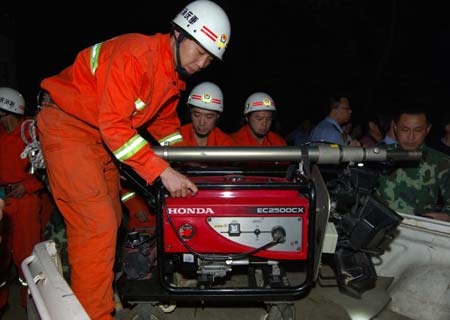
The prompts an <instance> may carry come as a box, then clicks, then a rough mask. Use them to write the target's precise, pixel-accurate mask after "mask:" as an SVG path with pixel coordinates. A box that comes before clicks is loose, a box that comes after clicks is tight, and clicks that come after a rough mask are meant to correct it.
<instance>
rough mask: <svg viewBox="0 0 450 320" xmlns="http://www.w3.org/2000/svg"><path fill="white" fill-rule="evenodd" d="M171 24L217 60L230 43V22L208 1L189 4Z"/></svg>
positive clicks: (222, 12)
mask: <svg viewBox="0 0 450 320" xmlns="http://www.w3.org/2000/svg"><path fill="white" fill-rule="evenodd" d="M172 22H173V23H174V24H175V25H177V26H179V27H180V28H181V29H183V30H184V31H185V32H186V33H187V34H189V35H190V36H191V37H192V38H194V39H195V40H197V42H198V43H200V45H201V46H202V47H203V48H205V50H207V51H208V52H209V53H211V54H212V55H214V56H215V57H216V58H218V59H219V60H222V56H223V53H224V52H225V49H226V47H227V45H228V42H229V41H230V31H231V27H230V20H229V19H228V16H227V14H226V13H225V11H224V10H223V9H222V8H221V7H220V6H219V5H218V4H216V3H215V2H213V1H210V0H197V1H193V2H191V3H189V4H188V5H187V6H186V7H185V8H184V9H183V10H181V11H180V13H178V15H177V16H176V17H175V18H174V19H173V20H172Z"/></svg>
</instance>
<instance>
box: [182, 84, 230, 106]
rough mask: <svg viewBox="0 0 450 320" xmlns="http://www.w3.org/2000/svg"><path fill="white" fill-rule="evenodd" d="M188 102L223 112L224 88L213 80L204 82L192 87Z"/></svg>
mask: <svg viewBox="0 0 450 320" xmlns="http://www.w3.org/2000/svg"><path fill="white" fill-rule="evenodd" d="M187 103H188V104H190V105H191V106H194V107H198V108H202V109H206V110H211V111H218V112H222V111H223V94H222V90H220V88H219V86H217V85H216V84H214V83H212V82H202V83H200V84H198V85H196V86H195V87H194V89H192V91H191V93H190V94H189V97H188V100H187Z"/></svg>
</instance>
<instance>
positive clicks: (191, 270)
mask: <svg viewBox="0 0 450 320" xmlns="http://www.w3.org/2000/svg"><path fill="white" fill-rule="evenodd" d="M155 152H156V153H157V154H158V155H160V156H161V157H163V158H164V159H166V160H168V161H170V162H171V163H173V166H176V164H177V163H180V162H181V161H190V162H192V161H199V162H208V161H213V162H217V161H224V159H227V160H228V161H229V162H227V164H228V163H238V162H240V161H246V160H249V159H250V160H252V161H253V162H252V163H253V164H255V163H256V162H255V161H262V162H265V163H267V162H270V161H274V162H275V160H276V161H287V162H290V163H291V165H289V166H286V167H284V168H282V170H279V169H276V168H275V166H269V167H267V166H266V169H262V170H260V168H261V167H264V166H256V169H255V168H250V169H249V168H247V169H242V168H237V167H236V166H233V167H226V166H223V167H220V168H217V167H215V168H214V169H213V168H203V169H201V170H200V169H195V170H193V169H185V168H183V167H180V168H178V169H179V171H181V172H183V173H184V174H186V175H187V176H189V178H190V179H191V180H192V181H193V182H194V183H195V184H196V185H197V187H198V188H199V191H198V193H197V194H196V195H195V196H188V197H186V198H173V197H170V196H168V194H167V191H166V190H165V189H164V187H163V186H162V185H161V184H159V185H158V183H155V184H154V185H153V186H147V185H146V183H145V182H142V181H140V180H139V177H138V176H137V175H136V174H134V173H133V172H132V170H128V168H126V167H122V168H121V170H122V176H124V177H126V178H127V179H128V180H130V181H132V182H133V183H134V184H135V186H136V188H137V189H139V190H140V191H141V194H142V196H143V197H144V198H145V199H146V200H147V202H148V204H149V206H150V207H151V212H152V213H154V214H155V215H156V231H155V233H154V234H136V233H133V235H131V236H130V237H129V239H128V241H127V247H128V248H131V250H128V251H127V252H128V253H130V252H132V253H133V255H129V256H128V257H127V256H125V257H124V258H123V264H124V266H125V268H124V269H125V272H124V273H123V274H122V276H121V277H120V278H119V280H118V281H117V285H118V292H119V295H120V300H121V302H122V303H123V304H124V305H125V306H135V305H138V306H141V305H146V306H147V305H156V304H158V305H175V304H176V303H178V302H182V301H189V302H193V301H199V302H205V301H225V302H226V301H240V302H241V301H253V302H262V303H265V304H267V305H271V306H276V305H280V304H286V305H290V306H293V305H292V304H291V303H289V302H290V301H293V300H296V299H299V298H301V297H303V296H304V295H306V294H307V293H308V292H309V290H310V289H311V287H312V286H313V284H314V282H315V280H316V279H317V277H318V275H319V272H318V270H319V265H320V261H321V255H322V252H323V250H324V241H325V240H326V233H327V232H328V231H329V230H328V226H329V225H330V222H329V220H330V196H329V193H328V190H327V186H326V185H325V182H324V181H323V179H322V177H321V174H320V171H319V169H318V166H317V163H323V164H332V165H334V164H339V163H342V162H350V161H381V160H386V159H387V158H388V154H387V153H386V150H383V149H381V150H380V149H378V148H373V149H364V148H336V147H333V146H321V147H317V148H314V147H309V148H308V149H305V148H304V149H300V148H297V147H279V148H277V147H269V148H268V147H261V148H259V147H253V148H252V147H234V148H229V147H226V148H223V147H201V148H191V147H178V148H170V147H161V149H159V148H158V147H156V148H155ZM395 156H396V157H397V158H402V157H404V158H408V157H409V158H413V157H415V158H417V157H418V156H417V155H415V154H414V155H411V154H407V155H404V154H402V153H399V154H396V155H395ZM372 211H373V210H371V212H372ZM358 219H360V218H359V217H355V218H354V219H353V218H351V219H350V221H351V222H352V223H353V224H354V225H356V226H358V225H359V222H360V221H359V220H358ZM361 219H362V218H361ZM398 223H399V221H394V223H393V224H398ZM331 224H332V223H331ZM373 228H374V229H371V230H369V231H370V232H371V233H373V234H381V233H382V232H381V228H383V230H384V229H386V228H387V227H385V226H381V227H380V230H379V229H377V228H378V227H377V226H374V227H373ZM332 229H334V230H335V228H332ZM356 229H357V228H355V230H356ZM391 229H392V228H391ZM351 232H352V230H350V231H349V233H351ZM335 237H337V235H335V234H333V235H332V236H331V239H332V240H333V239H334V243H333V244H332V245H331V247H332V248H331V249H327V250H328V252H334V249H335V248H336V243H337V240H336V238H335ZM332 242H333V241H332ZM328 246H329V244H328ZM136 254H137V255H136ZM130 257H132V258H130ZM127 270H128V271H127ZM130 270H131V271H130ZM343 274H346V273H345V272H343ZM343 282H345V281H343ZM283 310H285V309H283ZM147 312H148V310H147ZM290 314H293V312H291V313H290ZM267 319H271V318H270V316H269V317H268V318H267ZM282 319H293V317H292V316H284V315H283V316H282Z"/></svg>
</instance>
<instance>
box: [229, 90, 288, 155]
mask: <svg viewBox="0 0 450 320" xmlns="http://www.w3.org/2000/svg"><path fill="white" fill-rule="evenodd" d="M275 112H276V107H275V102H274V101H273V99H272V97H271V96H270V95H268V94H267V93H265V92H255V93H253V94H251V95H250V96H249V97H248V98H247V100H246V102H245V108H244V117H245V122H246V123H245V124H244V126H243V127H242V128H240V129H239V130H238V131H237V132H234V133H232V134H230V136H231V138H233V140H234V141H235V143H236V144H237V145H239V146H287V143H286V141H285V140H284V138H283V137H282V136H280V135H279V134H278V133H276V132H274V131H272V130H271V127H272V122H273V119H274V116H275Z"/></svg>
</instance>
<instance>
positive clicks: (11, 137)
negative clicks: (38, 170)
mask: <svg viewBox="0 0 450 320" xmlns="http://www.w3.org/2000/svg"><path fill="white" fill-rule="evenodd" d="M24 121H25V119H22V120H21V122H20V123H19V125H18V126H17V128H16V129H14V130H13V131H12V132H6V131H5V130H4V129H3V128H1V127H0V141H1V142H0V186H6V185H8V184H16V183H21V184H22V185H23V186H24V188H25V194H24V195H23V196H22V197H21V198H12V197H8V198H7V199H6V207H5V209H4V210H3V214H4V215H5V216H7V217H8V219H9V223H10V226H11V230H10V232H9V239H3V240H2V241H5V243H6V241H10V244H11V249H12V259H13V262H14V264H15V265H16V266H17V268H18V269H19V276H20V277H21V278H22V279H25V278H24V276H23V273H22V269H21V263H22V261H23V260H24V259H25V258H26V257H28V256H30V255H31V253H32V251H33V247H34V246H35V245H36V244H37V243H38V242H39V241H41V238H40V231H41V224H40V210H41V199H40V195H39V190H41V189H43V188H44V185H43V183H42V182H41V181H40V180H39V179H38V178H36V177H35V176H34V175H32V174H30V173H28V168H29V164H30V162H29V159H28V157H27V158H25V159H21V158H20V154H21V153H22V151H23V150H24V148H25V143H24V141H23V140H22V137H21V126H22V123H23V122H24ZM25 132H28V130H25ZM28 138H29V137H28ZM0 259H2V260H3V259H8V257H0ZM0 290H5V291H4V292H3V293H1V294H0V296H1V297H5V296H6V297H7V296H8V294H7V290H8V289H7V288H6V287H3V288H2V289H0ZM26 293H27V289H26V287H22V289H21V304H22V306H23V307H26ZM3 299H4V298H3ZM0 307H1V305H0Z"/></svg>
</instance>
